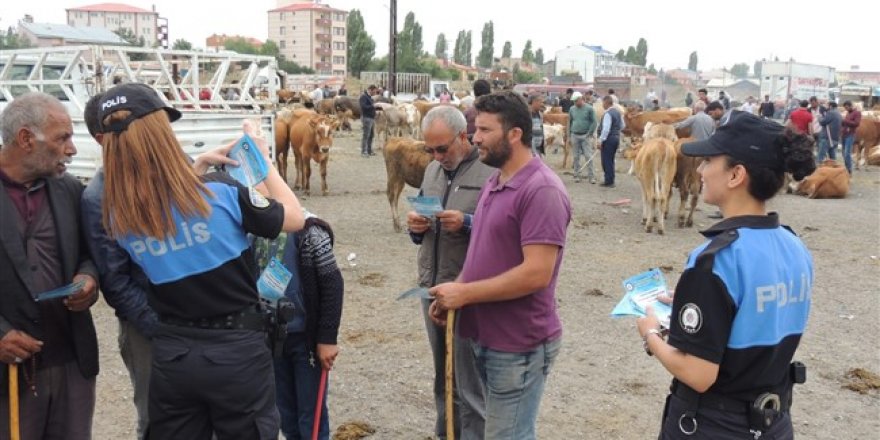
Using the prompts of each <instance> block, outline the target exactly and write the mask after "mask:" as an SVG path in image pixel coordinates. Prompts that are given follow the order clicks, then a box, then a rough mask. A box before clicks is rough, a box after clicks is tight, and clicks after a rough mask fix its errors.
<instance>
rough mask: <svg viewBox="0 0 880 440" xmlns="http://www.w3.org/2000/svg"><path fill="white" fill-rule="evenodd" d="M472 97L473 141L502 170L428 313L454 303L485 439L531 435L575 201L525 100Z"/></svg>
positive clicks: (555, 347) (440, 317)
mask: <svg viewBox="0 0 880 440" xmlns="http://www.w3.org/2000/svg"><path fill="white" fill-rule="evenodd" d="M474 106H475V108H476V109H477V112H478V113H477V119H476V127H477V131H476V133H474V144H476V145H477V146H478V147H479V150H480V160H482V161H483V162H485V163H486V164H487V165H490V166H493V167H497V168H498V171H497V172H495V173H494V174H493V175H492V176H491V177H490V178H489V180H488V181H487V182H486V184H485V185H484V186H483V189H482V191H481V192H480V200H479V203H478V205H477V209H476V211H475V213H474V220H473V229H472V230H471V245H470V246H469V247H468V252H467V257H466V258H465V263H464V268H463V269H462V272H461V274H460V275H459V277H458V279H457V280H456V282H452V283H443V284H439V285H437V286H435V287H433V288H432V289H431V293H432V294H433V295H434V296H435V298H436V301H434V303H432V305H431V314H432V316H433V318H434V319H435V321H436V322H438V323H439V324H443V323H444V322H443V321H444V320H445V317H446V311H447V310H459V309H460V313H459V333H460V336H461V337H462V338H470V339H471V340H473V343H474V351H475V358H476V363H477V369H478V371H479V372H480V376H481V377H482V379H483V384H482V385H483V393H484V394H485V397H486V430H485V435H484V438H487V439H493V440H498V439H512V440H513V439H515V440H528V439H534V438H535V421H536V419H537V415H538V406H539V404H540V402H541V394H542V393H543V390H544V382H545V380H546V377H547V374H548V372H549V371H550V366H551V365H552V364H553V360H554V359H555V357H556V355H557V353H558V352H559V347H560V342H561V336H562V324H561V322H560V321H559V315H558V313H557V311H556V301H555V291H556V278H557V276H558V274H559V266H560V263H561V262H562V253H563V252H562V250H563V247H564V245H565V233H566V228H567V227H568V224H569V222H570V221H571V203H570V201H569V198H568V194H567V193H566V191H565V187H564V186H563V185H562V181H561V180H560V179H559V177H558V176H557V175H556V173H554V172H553V171H551V170H550V169H549V168H548V167H547V166H546V165H545V164H544V162H543V161H542V160H541V159H540V158H537V157H532V154H531V137H532V122H531V116H530V112H529V109H528V106H527V105H526V103H525V101H524V100H523V99H522V98H520V97H519V96H517V95H516V94H514V93H513V92H509V91H506V92H499V93H493V94H491V95H486V96H482V97H480V98H479V99H477V101H476V103H475V104H474Z"/></svg>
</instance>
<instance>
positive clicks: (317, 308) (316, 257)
mask: <svg viewBox="0 0 880 440" xmlns="http://www.w3.org/2000/svg"><path fill="white" fill-rule="evenodd" d="M282 262H283V263H284V265H285V266H287V267H288V268H290V267H291V266H292V265H293V264H296V269H295V273H296V274H297V275H298V277H297V279H296V280H291V282H290V283H289V284H288V285H287V290H286V291H285V292H284V294H285V295H286V296H288V297H289V298H290V299H291V300H293V301H294V303H297V302H298V301H296V300H295V299H294V298H293V297H292V296H293V295H296V291H297V290H298V291H299V293H300V295H301V298H302V302H303V309H304V311H305V330H306V331H305V333H306V343H307V344H308V347H309V350H313V351H314V350H315V347H316V346H317V344H329V345H335V344H336V340H337V335H338V333H339V323H340V321H341V319H342V297H343V292H344V290H345V283H344V281H343V279H342V273H341V272H340V271H339V266H337V265H336V258H335V257H334V256H333V230H332V229H331V228H330V225H329V224H327V222H325V221H323V220H321V219H319V218H317V217H309V218H307V219H306V223H305V226H304V227H303V229H302V230H301V231H298V232H296V233H294V234H289V235H288V236H287V244H286V245H285V250H284V257H283V259H282ZM291 272H294V271H293V270H291Z"/></svg>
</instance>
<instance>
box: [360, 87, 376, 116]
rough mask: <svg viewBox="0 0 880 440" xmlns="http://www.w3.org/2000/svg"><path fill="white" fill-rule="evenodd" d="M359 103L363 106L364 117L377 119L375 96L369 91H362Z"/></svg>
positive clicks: (362, 114)
mask: <svg viewBox="0 0 880 440" xmlns="http://www.w3.org/2000/svg"><path fill="white" fill-rule="evenodd" d="M358 103H360V106H361V117H362V118H370V119H376V106H374V105H373V98H372V97H371V96H370V94H369V93H367V92H364V93H361V97H360V100H359V101H358Z"/></svg>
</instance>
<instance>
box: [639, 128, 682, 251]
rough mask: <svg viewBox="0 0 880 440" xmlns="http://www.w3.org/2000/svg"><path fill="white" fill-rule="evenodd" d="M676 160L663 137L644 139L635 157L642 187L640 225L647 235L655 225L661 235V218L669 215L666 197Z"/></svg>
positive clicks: (662, 219) (663, 221)
mask: <svg viewBox="0 0 880 440" xmlns="http://www.w3.org/2000/svg"><path fill="white" fill-rule="evenodd" d="M675 171H676V157H675V147H674V146H673V143H672V141H670V140H668V139H663V138H654V139H646V140H645V141H644V143H643V145H642V147H641V148H640V149H639V153H638V155H637V156H636V161H635V172H636V177H638V178H639V182H640V183H641V184H642V224H644V225H645V232H648V233H650V232H651V230H652V229H653V227H654V223H655V222H656V223H657V224H658V225H657V233H658V234H661V235H662V234H663V233H664V232H665V229H666V228H665V217H666V213H667V212H669V195H670V193H671V192H672V181H673V180H674V179H675Z"/></svg>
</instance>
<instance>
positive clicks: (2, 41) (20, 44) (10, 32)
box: [0, 26, 31, 49]
mask: <svg viewBox="0 0 880 440" xmlns="http://www.w3.org/2000/svg"><path fill="white" fill-rule="evenodd" d="M27 47H31V42H30V41H29V40H28V39H27V38H23V37H21V36H19V35H18V33H16V32H15V28H14V27H12V26H9V29H7V30H6V33H5V34H4V33H3V32H2V31H0V49H24V48H27Z"/></svg>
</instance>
